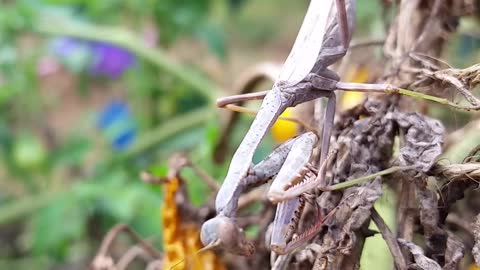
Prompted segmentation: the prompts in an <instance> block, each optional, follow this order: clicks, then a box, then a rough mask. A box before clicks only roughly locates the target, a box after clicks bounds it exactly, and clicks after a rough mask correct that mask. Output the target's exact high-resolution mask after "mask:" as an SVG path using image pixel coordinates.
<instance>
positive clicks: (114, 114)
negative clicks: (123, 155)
mask: <svg viewBox="0 0 480 270" xmlns="http://www.w3.org/2000/svg"><path fill="white" fill-rule="evenodd" d="M97 127H98V129H100V130H101V131H102V133H103V134H104V135H105V136H106V138H107V140H108V141H109V142H110V143H111V145H112V147H113V148H114V149H116V150H124V149H126V148H128V147H129V146H130V145H131V144H132V143H133V141H134V140H135V138H136V135H137V127H136V123H135V120H134V119H133V117H132V115H131V113H130V110H129V109H128V105H127V104H126V103H125V102H124V101H122V100H112V101H111V102H110V103H108V104H107V105H106V106H105V107H104V108H103V110H102V111H101V112H100V115H99V117H98V119H97Z"/></svg>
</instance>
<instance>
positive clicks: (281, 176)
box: [201, 0, 436, 256]
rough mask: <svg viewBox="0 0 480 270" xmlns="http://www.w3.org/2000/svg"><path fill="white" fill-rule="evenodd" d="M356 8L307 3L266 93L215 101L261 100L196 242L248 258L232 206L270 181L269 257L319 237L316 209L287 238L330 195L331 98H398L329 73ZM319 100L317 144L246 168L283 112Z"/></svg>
mask: <svg viewBox="0 0 480 270" xmlns="http://www.w3.org/2000/svg"><path fill="white" fill-rule="evenodd" d="M355 4H356V3H355V0H312V1H311V2H310V5H309V8H308V11H307V13H306V15H305V19H304V21H303V23H302V26H301V28H300V31H299V34H298V36H297V38H296V41H295V43H294V45H293V48H292V50H291V52H290V54H289V56H288V58H287V60H286V61H285V63H284V65H283V68H282V70H281V72H280V75H279V77H278V79H277V80H276V82H275V83H274V85H273V88H272V90H270V91H266V92H260V93H254V94H245V95H238V96H230V97H226V98H223V99H220V100H219V101H218V105H219V106H220V107H224V106H226V105H228V104H231V103H235V102H238V101H243V100H252V99H262V98H263V102H262V105H261V107H260V110H259V111H258V113H257V115H256V117H255V119H254V121H253V123H252V124H251V126H250V128H249V130H248V132H247V134H246V135H245V137H244V139H243V141H242V142H241V144H240V146H239V147H238V149H237V150H236V152H235V154H234V156H233V158H232V160H231V164H230V167H229V169H228V173H227V175H226V177H225V180H224V182H223V184H222V186H221V188H220V190H219V191H218V194H217V197H216V201H215V207H216V212H217V216H215V217H214V218H212V219H210V220H208V221H206V222H205V223H204V224H203V226H202V229H201V241H202V243H203V244H204V245H205V246H206V247H220V248H223V249H224V250H226V251H228V252H231V253H234V254H237V255H243V256H248V255H251V254H253V252H254V250H255V249H254V246H253V245H252V244H251V243H249V242H248V240H247V239H246V237H245V235H244V233H243V230H242V229H241V228H239V227H238V225H237V224H236V223H235V215H236V211H237V205H238V198H239V196H240V194H241V193H242V192H243V191H244V190H246V189H247V188H248V187H251V186H257V185H260V184H263V183H265V182H267V181H269V180H271V179H273V182H272V184H271V186H270V189H269V191H268V192H267V198H268V199H269V200H270V201H272V202H273V203H277V204H278V205H277V210H276V216H275V220H274V223H273V230H272V236H271V243H270V245H271V249H272V250H273V251H274V252H276V253H277V254H286V253H289V252H291V251H292V250H294V249H296V248H297V247H299V246H300V245H302V244H303V243H305V242H306V241H308V240H309V239H311V238H312V237H313V236H315V235H316V234H317V233H318V231H319V230H320V229H321V225H322V224H323V220H325V219H322V218H321V215H320V206H319V205H318V204H317V205H316V207H317V210H318V215H317V216H318V220H317V221H316V222H315V223H314V224H313V225H312V226H311V227H310V228H308V229H307V230H305V231H304V232H303V233H300V234H297V235H295V233H294V231H295V228H296V226H297V225H298V221H299V219H300V215H301V213H302V210H303V207H304V206H305V203H306V201H307V200H308V193H309V192H311V191H312V190H314V189H315V188H319V187H323V188H320V189H323V190H329V188H328V184H327V183H325V176H326V163H327V161H328V159H329V158H328V154H329V148H330V137H331V131H332V128H333V121H334V116H335V108H336V95H335V90H346V91H361V92H376V93H387V94H388V93H399V92H401V91H400V90H402V89H399V88H396V87H394V86H391V85H387V84H359V83H346V82H341V81H340V78H339V76H338V75H337V74H336V73H335V72H333V71H332V70H330V69H329V68H328V67H329V66H330V65H332V64H333V63H335V62H337V61H339V60H340V59H341V58H342V57H343V56H344V55H345V54H346V53H347V50H348V47H349V43H350V40H351V36H352V33H353V31H354V27H355ZM322 97H325V98H327V99H328V102H327V106H326V108H325V114H324V121H323V129H322V134H321V138H318V137H317V135H316V134H315V133H313V132H306V133H303V134H301V135H299V136H298V137H296V138H293V139H291V140H289V141H287V142H285V143H284V144H282V145H280V146H279V147H278V148H276V149H275V150H274V151H273V152H272V153H271V154H270V155H269V156H267V157H266V158H265V159H264V160H263V161H261V162H260V163H258V164H256V165H252V159H253V155H254V153H255V151H256V149H257V147H258V146H259V144H260V142H261V141H262V139H263V137H264V136H265V134H266V133H267V131H268V129H269V128H270V127H271V126H272V125H273V124H274V123H275V121H276V120H277V119H278V117H279V116H280V115H281V113H282V112H283V111H285V109H286V108H288V107H294V106H296V105H298V104H301V103H304V102H308V101H311V100H314V99H318V98H322ZM427 99H430V100H433V101H436V100H434V99H431V98H427ZM318 142H319V147H320V149H321V151H320V162H319V164H318V165H319V166H318V167H319V168H317V166H316V165H314V164H311V163H310V159H311V155H312V151H313V150H314V148H315V147H317V144H318Z"/></svg>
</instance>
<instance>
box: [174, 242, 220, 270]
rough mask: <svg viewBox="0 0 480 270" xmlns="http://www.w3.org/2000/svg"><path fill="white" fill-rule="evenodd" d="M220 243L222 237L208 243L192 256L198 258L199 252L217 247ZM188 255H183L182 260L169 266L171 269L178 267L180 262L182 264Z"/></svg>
mask: <svg viewBox="0 0 480 270" xmlns="http://www.w3.org/2000/svg"><path fill="white" fill-rule="evenodd" d="M219 245H220V239H219V240H217V241H215V242H213V243H211V244H208V245H206V246H204V247H203V248H201V249H199V250H197V251H196V252H195V253H194V254H193V255H191V257H193V258H196V257H197V256H198V254H200V253H201V252H204V251H207V250H210V249H212V248H215V247H217V246H219ZM188 257H190V256H185V257H183V259H181V260H180V261H178V262H177V263H175V264H174V265H172V267H170V268H169V270H173V269H174V268H175V267H177V266H178V265H179V264H181V263H182V262H184V261H185V260H186V259H187V258H188Z"/></svg>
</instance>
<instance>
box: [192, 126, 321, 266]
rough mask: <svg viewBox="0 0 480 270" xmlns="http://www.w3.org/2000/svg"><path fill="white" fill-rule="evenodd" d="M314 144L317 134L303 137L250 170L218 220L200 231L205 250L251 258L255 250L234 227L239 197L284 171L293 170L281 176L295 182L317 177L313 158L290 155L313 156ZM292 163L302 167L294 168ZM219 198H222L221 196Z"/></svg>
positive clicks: (292, 141)
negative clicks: (297, 149) (312, 163)
mask: <svg viewBox="0 0 480 270" xmlns="http://www.w3.org/2000/svg"><path fill="white" fill-rule="evenodd" d="M315 142H316V135H315V134H314V133H312V132H308V133H304V134H302V135H300V136H298V137H296V138H293V139H291V140H289V141H287V142H285V143H284V144H282V145H280V146H279V147H277V148H276V149H275V150H274V151H273V152H272V153H271V154H270V155H269V156H268V157H266V158H265V159H264V160H263V161H261V162H260V163H258V164H257V165H255V166H253V167H251V168H250V169H249V170H248V172H247V174H246V175H245V177H243V178H241V179H240V181H239V182H238V184H237V185H236V187H235V189H234V190H232V195H231V196H229V197H228V198H227V199H225V200H223V201H224V202H225V204H224V205H223V207H222V208H221V210H220V211H218V212H217V216H216V217H215V218H213V219H210V220H208V221H207V222H205V223H204V224H203V226H202V231H201V240H202V242H203V244H204V245H205V246H221V247H222V248H223V249H225V250H227V251H229V252H231V253H234V254H238V255H244V256H245V255H251V254H252V253H253V251H254V247H253V245H251V244H250V243H249V242H248V241H247V240H246V238H245V235H244V233H243V230H242V229H241V228H239V227H238V225H237V224H236V223H235V215H236V211H237V206H238V199H239V197H240V194H241V193H242V192H243V191H244V190H245V189H246V188H247V187H249V186H255V185H259V184H262V183H264V182H266V181H268V180H270V179H272V178H274V177H276V176H277V175H278V174H279V173H280V172H282V168H284V167H285V168H290V169H293V171H291V172H290V171H288V172H282V174H283V175H286V176H293V177H294V178H301V177H302V175H313V174H315V173H316V171H315V170H314V169H313V167H312V166H311V165H310V164H308V161H309V158H310V154H308V155H306V157H304V156H305V154H303V153H302V152H298V151H296V152H295V151H294V152H295V153H297V154H296V155H298V154H299V153H300V154H301V156H302V157H298V156H292V155H291V154H290V153H291V152H292V149H294V148H301V149H306V150H307V151H309V152H310V153H311V151H312V149H313V146H314V144H315ZM291 163H294V164H296V165H299V164H300V165H301V166H300V167H295V166H292V164H291ZM300 181H301V179H300ZM219 196H222V194H220V195H219ZM217 199H218V196H217ZM221 199H223V198H221Z"/></svg>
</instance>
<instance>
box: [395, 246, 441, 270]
mask: <svg viewBox="0 0 480 270" xmlns="http://www.w3.org/2000/svg"><path fill="white" fill-rule="evenodd" d="M398 243H400V245H402V246H404V247H406V248H407V249H408V250H409V251H410V253H411V254H412V255H413V259H414V260H415V263H416V264H417V266H418V267H420V269H423V270H441V269H442V267H440V265H439V264H438V263H437V262H436V261H434V260H432V259H430V258H428V257H427V256H425V254H424V253H423V250H422V249H421V248H420V247H419V246H417V245H415V244H413V243H411V242H409V241H407V240H405V239H398Z"/></svg>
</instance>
